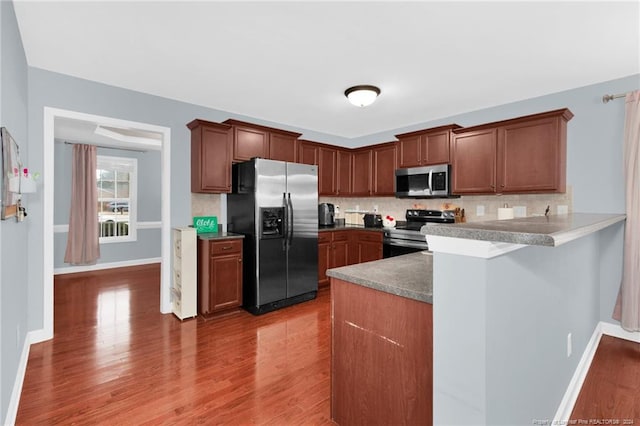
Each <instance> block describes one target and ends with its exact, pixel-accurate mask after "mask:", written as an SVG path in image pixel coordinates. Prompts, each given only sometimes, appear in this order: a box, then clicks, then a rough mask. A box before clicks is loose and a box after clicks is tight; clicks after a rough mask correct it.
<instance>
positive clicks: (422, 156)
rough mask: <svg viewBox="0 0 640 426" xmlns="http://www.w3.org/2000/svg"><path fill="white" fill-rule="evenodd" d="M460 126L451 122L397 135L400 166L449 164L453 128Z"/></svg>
mask: <svg viewBox="0 0 640 426" xmlns="http://www.w3.org/2000/svg"><path fill="white" fill-rule="evenodd" d="M459 127H460V126H458V125H457V124H451V125H448V126H441V127H435V128H432V129H429V130H420V131H417V132H411V133H404V134H401V135H396V137H397V138H398V167H400V168H406V167H419V166H428V165H432V164H448V163H449V162H450V160H451V158H450V154H449V151H450V141H451V130H452V129H457V128H459Z"/></svg>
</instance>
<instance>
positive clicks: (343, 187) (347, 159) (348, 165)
mask: <svg viewBox="0 0 640 426" xmlns="http://www.w3.org/2000/svg"><path fill="white" fill-rule="evenodd" d="M336 155H337V156H338V158H337V161H338V167H337V176H336V182H337V185H336V195H351V194H352V192H353V185H352V183H353V176H352V171H353V154H352V153H351V151H349V150H346V149H338V150H337V152H336Z"/></svg>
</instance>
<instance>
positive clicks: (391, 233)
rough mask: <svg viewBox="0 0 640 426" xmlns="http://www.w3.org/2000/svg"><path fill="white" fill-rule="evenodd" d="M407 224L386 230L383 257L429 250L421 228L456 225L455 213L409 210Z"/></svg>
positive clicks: (406, 216) (383, 239)
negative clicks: (437, 224)
mask: <svg viewBox="0 0 640 426" xmlns="http://www.w3.org/2000/svg"><path fill="white" fill-rule="evenodd" d="M405 218H406V219H407V222H406V224H404V225H402V224H398V225H396V227H395V228H391V229H385V230H384V237H383V238H382V256H383V257H384V258H388V257H394V256H400V255H403V254H409V253H415V252H418V251H424V250H428V249H429V245H428V244H427V240H426V238H425V236H424V235H423V234H421V233H420V228H422V227H423V226H424V225H428V224H429V223H454V222H455V214H454V212H453V211H446V210H445V211H440V210H420V209H409V210H407V212H406V214H405Z"/></svg>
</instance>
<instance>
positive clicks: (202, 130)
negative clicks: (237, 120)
mask: <svg viewBox="0 0 640 426" xmlns="http://www.w3.org/2000/svg"><path fill="white" fill-rule="evenodd" d="M187 127H188V128H189V129H190V130H191V192H205V193H226V192H231V153H232V147H233V145H232V141H233V135H232V132H231V126H229V125H227V124H220V123H213V122H210V121H204V120H193V121H192V122H190V123H189V124H187Z"/></svg>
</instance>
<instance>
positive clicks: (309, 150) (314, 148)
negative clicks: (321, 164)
mask: <svg viewBox="0 0 640 426" xmlns="http://www.w3.org/2000/svg"><path fill="white" fill-rule="evenodd" d="M298 163H302V164H310V165H312V166H317V165H318V145H316V144H315V143H313V142H306V141H298Z"/></svg>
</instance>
